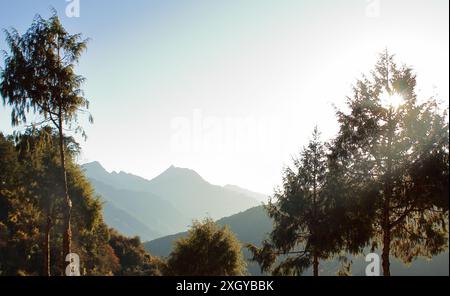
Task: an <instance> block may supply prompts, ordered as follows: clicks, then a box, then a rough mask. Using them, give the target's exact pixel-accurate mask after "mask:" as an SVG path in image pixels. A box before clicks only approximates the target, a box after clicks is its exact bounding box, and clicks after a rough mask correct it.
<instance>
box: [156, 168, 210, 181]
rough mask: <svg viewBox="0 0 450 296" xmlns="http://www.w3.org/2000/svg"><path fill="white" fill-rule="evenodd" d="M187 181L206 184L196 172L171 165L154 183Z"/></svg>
mask: <svg viewBox="0 0 450 296" xmlns="http://www.w3.org/2000/svg"><path fill="white" fill-rule="evenodd" d="M175 179H176V180H180V179H182V180H186V181H191V182H192V181H197V182H205V183H206V181H205V180H204V179H203V178H202V176H200V175H199V174H198V173H197V172H196V171H194V170H191V169H188V168H181V167H177V166H175V165H171V166H170V167H169V168H168V169H166V170H165V171H164V172H162V173H161V174H160V175H159V176H157V177H156V178H154V179H153V180H152V182H160V181H169V180H175Z"/></svg>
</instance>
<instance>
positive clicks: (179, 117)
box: [0, 0, 449, 193]
mask: <svg viewBox="0 0 450 296" xmlns="http://www.w3.org/2000/svg"><path fill="white" fill-rule="evenodd" d="M67 4H69V3H68V2H66V1H65V0H40V1H35V0H14V1H13V0H10V1H6V0H0V28H9V27H11V26H13V27H15V28H17V29H18V30H19V31H20V32H24V30H26V29H27V28H28V27H29V25H30V24H31V22H32V19H33V16H34V15H35V14H36V13H40V14H42V15H43V16H45V17H47V16H49V14H50V10H49V7H54V8H56V9H57V10H58V13H59V15H60V16H61V19H62V22H63V24H64V26H65V27H66V29H68V30H69V32H71V33H78V32H82V33H83V34H84V36H85V37H89V38H91V41H90V43H89V49H88V52H87V53H86V54H85V55H84V56H83V57H82V60H81V64H80V66H79V68H78V71H79V73H80V74H82V75H83V76H85V77H86V78H87V83H86V84H85V87H84V89H85V91H86V95H87V96H88V97H89V99H90V101H91V112H92V114H93V116H94V118H95V123H94V125H88V124H87V123H85V120H83V121H82V124H83V125H84V127H85V128H86V131H87V133H88V136H89V138H88V140H87V141H86V142H82V148H83V154H82V156H81V157H80V160H79V161H80V162H81V163H83V162H87V161H93V160H98V161H100V162H101V163H102V164H103V165H104V166H105V167H106V168H107V169H108V170H116V171H121V170H122V171H126V172H130V173H134V174H138V175H141V176H143V177H146V178H152V177H154V176H156V175H157V174H158V173H160V172H162V171H163V170H165V169H166V168H167V167H169V166H170V165H171V164H173V165H175V166H180V167H188V168H191V169H194V170H196V171H197V172H198V173H199V174H200V175H202V176H203V177H204V178H205V179H206V180H208V181H210V182H212V183H214V184H218V185H225V184H236V185H239V186H242V187H245V188H248V189H250V190H255V191H260V192H263V193H272V189H273V187H274V186H275V185H278V184H279V183H280V180H281V170H282V168H283V166H284V165H285V164H288V163H290V159H291V156H292V155H294V154H296V153H298V152H299V150H300V148H301V147H302V146H303V145H305V144H306V143H307V141H308V139H309V135H310V133H311V132H312V129H313V127H314V126H315V125H318V126H319V128H320V129H321V130H322V132H323V136H324V139H327V138H330V137H332V136H333V135H334V134H335V132H336V131H337V125H336V120H335V116H334V112H333V104H335V105H337V106H342V104H343V102H344V100H345V96H346V95H349V94H351V85H352V83H354V82H355V79H357V78H359V77H360V75H361V73H367V72H368V71H370V70H371V69H372V66H373V64H374V62H375V61H376V58H377V53H378V52H380V51H382V50H384V48H386V47H387V48H388V49H389V50H390V51H391V52H393V53H395V54H396V55H397V58H398V61H399V62H404V63H406V64H408V65H410V66H412V67H413V68H414V69H415V71H416V72H417V74H418V82H419V89H420V94H421V95H422V96H423V97H428V96H431V95H433V94H438V97H439V98H441V99H442V100H443V101H447V100H448V96H449V86H448V81H449V68H448V67H449V39H448V38H449V37H448V36H449V15H448V11H449V7H448V6H449V1H448V0H432V1H431V0H422V1H412V0H379V1H377V0H371V1H367V0H342V1H336V0H329V1H325V0H321V1H320V0H319V1H318V0H310V1H301V0H272V1H265V0H239V1H237V0H226V1H225V0H222V1H218V0H195V1H194V0H192V1H189V0H179V1H171V0H133V1H120V0H80V17H74V18H68V17H67V16H66V14H65V9H66V5H67ZM0 48H1V49H6V45H5V42H4V34H3V33H2V34H1V38H0ZM2 63H3V62H0V66H2V65H3V64H2ZM446 104H448V103H446ZM9 115H10V112H9V109H8V108H4V107H0V131H4V132H7V133H9V132H11V128H10V118H9Z"/></svg>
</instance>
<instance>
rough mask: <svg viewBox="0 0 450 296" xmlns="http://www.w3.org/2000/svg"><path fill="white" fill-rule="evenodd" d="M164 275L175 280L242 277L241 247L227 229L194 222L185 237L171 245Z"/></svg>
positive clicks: (244, 268)
mask: <svg viewBox="0 0 450 296" xmlns="http://www.w3.org/2000/svg"><path fill="white" fill-rule="evenodd" d="M165 273H166V274H167V275H176V276H237V275H244V274H246V264H245V261H244V259H243V256H242V252H241V244H240V243H239V241H238V240H237V239H236V237H235V236H234V234H233V233H232V232H231V231H230V230H229V229H228V227H227V226H225V227H223V228H219V227H218V226H217V225H216V224H215V223H214V221H212V220H211V219H206V220H205V221H203V222H198V221H194V224H193V226H192V228H191V229H190V230H189V233H188V235H187V237H185V238H181V239H179V240H178V241H176V242H175V248H174V251H173V252H172V253H171V254H170V256H169V258H168V260H167V267H166V271H165Z"/></svg>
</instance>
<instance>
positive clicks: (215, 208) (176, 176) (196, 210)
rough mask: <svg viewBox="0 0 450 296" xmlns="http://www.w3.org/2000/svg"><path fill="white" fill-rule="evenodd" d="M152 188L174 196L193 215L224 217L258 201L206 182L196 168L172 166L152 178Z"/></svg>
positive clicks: (252, 205)
mask: <svg viewBox="0 0 450 296" xmlns="http://www.w3.org/2000/svg"><path fill="white" fill-rule="evenodd" d="M148 190H149V191H150V192H153V193H155V194H156V195H158V196H161V197H164V198H165V199H166V200H170V201H171V202H172V203H173V204H176V205H177V206H178V207H179V208H182V209H183V211H184V212H185V213H189V214H190V217H191V218H192V219H200V218H203V217H208V216H209V217H211V218H213V219H220V218H222V217H226V216H229V215H232V214H234V213H237V212H240V211H243V210H246V209H248V208H251V207H254V206H256V205H258V201H257V200H255V199H253V198H251V197H249V196H247V195H244V194H241V193H237V192H235V191H232V190H229V189H227V188H224V187H221V186H216V185H212V184H210V183H208V182H206V181H205V180H204V179H203V178H202V177H201V176H200V175H198V174H197V173H196V172H194V171H192V170H189V169H183V168H176V167H173V166H172V167H170V168H169V169H167V170H166V171H165V172H163V173H162V174H161V175H159V176H158V177H156V178H154V179H153V180H151V181H150V182H149V188H148Z"/></svg>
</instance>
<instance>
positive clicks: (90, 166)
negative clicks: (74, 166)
mask: <svg viewBox="0 0 450 296" xmlns="http://www.w3.org/2000/svg"><path fill="white" fill-rule="evenodd" d="M82 167H83V168H84V169H87V170H89V171H95V172H104V173H107V171H106V169H105V168H104V167H103V166H102V165H101V163H100V162H98V161H93V162H89V163H85V164H83V165H82Z"/></svg>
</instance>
